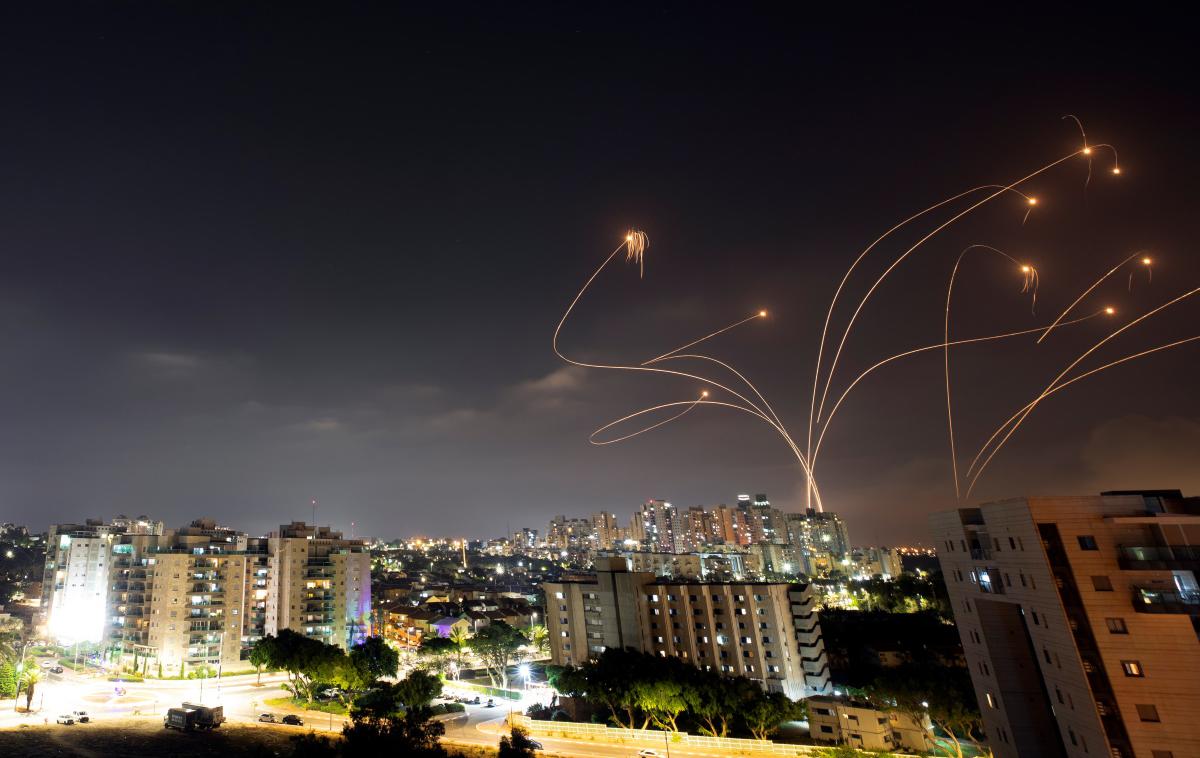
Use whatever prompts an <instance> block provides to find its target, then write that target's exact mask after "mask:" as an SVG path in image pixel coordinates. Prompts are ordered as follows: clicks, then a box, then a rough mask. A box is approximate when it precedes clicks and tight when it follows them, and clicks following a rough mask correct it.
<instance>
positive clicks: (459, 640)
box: [450, 626, 471, 678]
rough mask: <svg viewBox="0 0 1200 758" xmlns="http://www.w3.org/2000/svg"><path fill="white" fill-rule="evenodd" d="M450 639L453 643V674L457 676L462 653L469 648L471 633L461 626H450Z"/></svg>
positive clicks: (460, 668) (460, 667)
mask: <svg viewBox="0 0 1200 758" xmlns="http://www.w3.org/2000/svg"><path fill="white" fill-rule="evenodd" d="M450 641H451V642H453V643H454V664H455V672H454V675H455V677H456V678H457V677H458V672H460V671H462V667H463V654H464V653H466V652H467V650H468V649H470V645H471V633H470V632H469V631H467V628H466V627H463V626H452V627H450Z"/></svg>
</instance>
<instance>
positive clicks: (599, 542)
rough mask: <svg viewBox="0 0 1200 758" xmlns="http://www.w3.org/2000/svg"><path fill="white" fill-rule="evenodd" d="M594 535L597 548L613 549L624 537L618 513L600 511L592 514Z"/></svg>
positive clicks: (594, 546)
mask: <svg viewBox="0 0 1200 758" xmlns="http://www.w3.org/2000/svg"><path fill="white" fill-rule="evenodd" d="M592 536H593V538H594V540H593V542H594V544H593V545H592V547H593V548H594V549H596V550H612V549H613V548H615V547H617V546H618V545H619V544H620V543H621V540H622V539H624V537H623V535H622V534H621V527H620V526H619V525H618V524H617V516H616V514H613V513H609V512H608V511H600V512H599V513H594V514H592Z"/></svg>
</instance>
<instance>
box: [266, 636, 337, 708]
mask: <svg viewBox="0 0 1200 758" xmlns="http://www.w3.org/2000/svg"><path fill="white" fill-rule="evenodd" d="M267 649H268V650H269V651H270V654H271V659H272V660H271V663H269V664H268V666H269V667H270V668H280V669H283V670H285V671H287V672H288V688H289V689H290V690H291V691H292V695H293V696H294V697H296V698H297V699H299V698H301V697H303V698H305V700H306V701H307V702H308V704H310V705H311V704H312V701H313V694H314V692H313V690H314V689H315V688H316V685H317V684H318V683H319V682H330V681H334V680H336V679H338V677H339V676H340V675H341V674H342V671H343V666H344V662H345V654H344V653H342V650H341V648H339V647H337V646H336V645H327V644H325V643H324V642H320V641H318V640H314V639H310V638H308V637H305V636H304V635H302V634H298V633H296V632H294V631H292V630H291V629H282V630H280V632H279V636H278V637H276V638H275V643H274V644H272V645H268V647H267Z"/></svg>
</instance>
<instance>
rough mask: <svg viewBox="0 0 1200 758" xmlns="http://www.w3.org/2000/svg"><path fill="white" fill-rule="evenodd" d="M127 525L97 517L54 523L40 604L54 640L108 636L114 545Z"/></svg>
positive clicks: (49, 537) (76, 640)
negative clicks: (111, 566) (107, 626)
mask: <svg viewBox="0 0 1200 758" xmlns="http://www.w3.org/2000/svg"><path fill="white" fill-rule="evenodd" d="M125 528H126V527H125V525H121V524H105V523H103V522H101V521H98V520H95V519H88V520H87V521H86V522H85V523H83V524H54V525H51V526H50V532H49V536H48V537H47V540H46V563H45V570H44V572H43V578H42V608H43V609H44V613H45V624H46V631H47V634H49V636H50V637H51V638H53V639H55V640H59V641H62V642H67V643H72V642H99V641H100V640H102V639H103V638H104V635H105V631H106V629H105V618H106V611H107V606H108V585H109V569H110V564H111V561H112V548H113V545H114V544H115V543H116V541H117V540H118V539H119V538H120V536H121V535H122V534H123V533H124V532H125Z"/></svg>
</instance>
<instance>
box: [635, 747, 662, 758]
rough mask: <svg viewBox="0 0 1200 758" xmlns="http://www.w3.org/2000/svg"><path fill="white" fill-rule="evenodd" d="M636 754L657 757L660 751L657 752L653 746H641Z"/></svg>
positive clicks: (642, 756) (650, 757)
mask: <svg viewBox="0 0 1200 758" xmlns="http://www.w3.org/2000/svg"><path fill="white" fill-rule="evenodd" d="M637 754H638V756H639V758H658V757H659V756H660V755H662V753H660V752H658V751H657V750H655V749H654V748H649V747H646V748H642V749H641V750H639V751H637Z"/></svg>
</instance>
